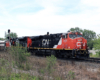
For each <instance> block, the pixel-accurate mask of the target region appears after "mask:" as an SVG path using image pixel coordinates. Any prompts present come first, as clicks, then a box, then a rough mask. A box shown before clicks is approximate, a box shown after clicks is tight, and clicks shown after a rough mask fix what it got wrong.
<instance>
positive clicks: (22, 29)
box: [0, 0, 100, 37]
mask: <svg viewBox="0 0 100 80" xmlns="http://www.w3.org/2000/svg"><path fill="white" fill-rule="evenodd" d="M75 27H79V28H81V29H88V30H92V31H94V32H96V34H100V0H0V37H4V35H5V31H6V32H7V30H8V29H10V30H11V32H15V33H17V35H18V37H21V36H35V35H44V34H46V33H47V32H49V33H63V32H64V33H65V32H67V31H68V30H69V29H70V28H75Z"/></svg>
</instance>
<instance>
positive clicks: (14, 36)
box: [5, 32, 18, 39]
mask: <svg viewBox="0 0 100 80" xmlns="http://www.w3.org/2000/svg"><path fill="white" fill-rule="evenodd" d="M5 37H6V39H7V37H8V34H7V35H6V36H5ZM17 37H18V35H17V33H13V32H11V33H10V38H17Z"/></svg>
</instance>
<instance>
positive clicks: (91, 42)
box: [87, 40, 95, 50]
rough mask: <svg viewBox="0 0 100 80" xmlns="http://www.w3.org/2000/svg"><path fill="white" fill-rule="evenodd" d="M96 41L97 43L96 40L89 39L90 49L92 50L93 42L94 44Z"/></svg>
mask: <svg viewBox="0 0 100 80" xmlns="http://www.w3.org/2000/svg"><path fill="white" fill-rule="evenodd" d="M94 43H95V42H94V40H89V41H88V43H87V45H88V47H89V49H91V50H92V48H93V44H94Z"/></svg>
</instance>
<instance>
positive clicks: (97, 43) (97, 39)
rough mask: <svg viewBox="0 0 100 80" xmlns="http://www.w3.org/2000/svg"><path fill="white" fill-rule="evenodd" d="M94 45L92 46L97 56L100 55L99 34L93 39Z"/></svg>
mask: <svg viewBox="0 0 100 80" xmlns="http://www.w3.org/2000/svg"><path fill="white" fill-rule="evenodd" d="M94 42H95V43H94V45H93V47H94V49H95V50H97V54H98V55H99V57H100V35H98V38H96V39H95V40H94Z"/></svg>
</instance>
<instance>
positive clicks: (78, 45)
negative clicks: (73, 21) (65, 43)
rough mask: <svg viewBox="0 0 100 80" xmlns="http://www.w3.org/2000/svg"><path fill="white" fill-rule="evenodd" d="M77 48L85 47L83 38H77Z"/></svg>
mask: <svg viewBox="0 0 100 80" xmlns="http://www.w3.org/2000/svg"><path fill="white" fill-rule="evenodd" d="M76 46H77V49H82V48H83V42H82V38H79V39H77V44H76Z"/></svg>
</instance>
